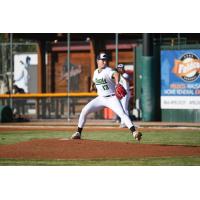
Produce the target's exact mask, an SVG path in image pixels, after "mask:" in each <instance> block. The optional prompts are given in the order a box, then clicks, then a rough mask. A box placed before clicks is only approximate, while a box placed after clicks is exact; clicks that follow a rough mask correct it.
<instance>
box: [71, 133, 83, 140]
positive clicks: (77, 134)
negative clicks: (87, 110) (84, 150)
mask: <svg viewBox="0 0 200 200" xmlns="http://www.w3.org/2000/svg"><path fill="white" fill-rule="evenodd" d="M71 139H73V140H80V139H81V134H80V133H79V132H76V133H74V134H73V135H72V136H71Z"/></svg>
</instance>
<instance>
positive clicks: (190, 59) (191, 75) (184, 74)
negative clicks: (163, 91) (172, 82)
mask: <svg viewBox="0 0 200 200" xmlns="http://www.w3.org/2000/svg"><path fill="white" fill-rule="evenodd" d="M172 71H173V73H174V74H175V75H176V76H178V77H180V78H181V79H182V80H184V81H187V82H192V81H195V80H197V79H198V78H199V74H200V59H199V57H198V56H197V55H195V54H193V53H186V54H184V55H182V56H181V57H180V59H179V60H175V63H174V67H173V69H172Z"/></svg>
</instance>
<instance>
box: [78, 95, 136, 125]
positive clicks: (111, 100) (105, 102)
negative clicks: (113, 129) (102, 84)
mask: <svg viewBox="0 0 200 200" xmlns="http://www.w3.org/2000/svg"><path fill="white" fill-rule="evenodd" d="M104 107H107V108H110V109H111V110H112V111H113V112H115V113H116V114H117V115H118V116H119V117H120V118H121V119H122V120H123V122H124V123H125V125H126V126H127V127H128V128H131V127H132V126H133V124H132V122H131V120H130V118H129V117H128V116H127V115H126V113H125V112H124V110H123V108H122V105H121V102H120V100H119V99H118V98H117V97H116V96H110V97H102V96H98V97H96V98H95V99H93V100H92V101H90V102H89V103H88V104H87V105H86V106H85V107H84V108H83V109H82V111H81V114H80V117H79V122H78V127H79V128H83V126H84V124H85V122H86V117H87V115H88V114H89V113H92V112H96V111H98V110H100V109H102V108H104Z"/></svg>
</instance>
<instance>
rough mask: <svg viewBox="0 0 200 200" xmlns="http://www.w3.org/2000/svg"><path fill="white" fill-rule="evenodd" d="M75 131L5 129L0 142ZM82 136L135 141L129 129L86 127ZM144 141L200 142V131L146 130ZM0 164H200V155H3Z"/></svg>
mask: <svg viewBox="0 0 200 200" xmlns="http://www.w3.org/2000/svg"><path fill="white" fill-rule="evenodd" d="M72 133H73V132H69V131H67V132H66V131H6V132H0V145H6V144H14V143H18V142H22V141H30V140H33V139H47V138H64V137H67V138H69V137H70V136H71V134H72ZM83 139H90V140H101V141H120V142H132V143H136V142H135V141H134V140H133V138H132V136H131V134H129V131H128V130H122V131H121V130H120V131H114V132H111V131H109V132H103V131H94V132H91V131H85V132H84V133H83ZM141 143H143V144H162V145H177V144H180V145H190V146H200V132H199V131H173V132H163V131H152V132H144V133H143V140H142V142H141ZM0 165H31V166H34V165H37V166H38V165H42V166H45V165H47V166H51V165H53V166H61V165H67V166H69V165H72V166H76V165H78V166H86V165H87V166H95V165H98V166H116V165H118V166H123V165H125V166H160V165H161V166H183V165H184V166H188V165H189V166H190V165H198V166H199V165H200V158H199V157H189V156H185V157H173V158H171V157H167V158H166V157H165V158H143V159H139V158H138V159H109V160H20V159H17V160H16V159H0Z"/></svg>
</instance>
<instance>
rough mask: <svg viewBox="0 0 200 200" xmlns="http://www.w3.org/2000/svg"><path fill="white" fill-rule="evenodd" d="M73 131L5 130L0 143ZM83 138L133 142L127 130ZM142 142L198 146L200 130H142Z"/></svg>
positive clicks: (59, 135) (98, 132) (51, 136)
mask: <svg viewBox="0 0 200 200" xmlns="http://www.w3.org/2000/svg"><path fill="white" fill-rule="evenodd" d="M72 133H73V132H69V131H67V132H66V131H6V132H1V133H0V145H3V144H14V143H17V142H23V141H29V140H33V139H47V138H65V137H66V138H69V137H70V136H71V135H72ZM83 139H89V140H101V141H118V142H132V143H135V141H134V140H133V137H132V136H131V134H130V133H129V131H128V130H123V131H116V132H111V131H109V132H103V131H94V132H91V131H86V132H84V133H83ZM142 143H143V144H163V145H177V144H182V145H197V146H200V132H198V131H187V132H186V131H183V132H181V131H173V132H161V131H154V132H153V131H152V132H143V139H142Z"/></svg>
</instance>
